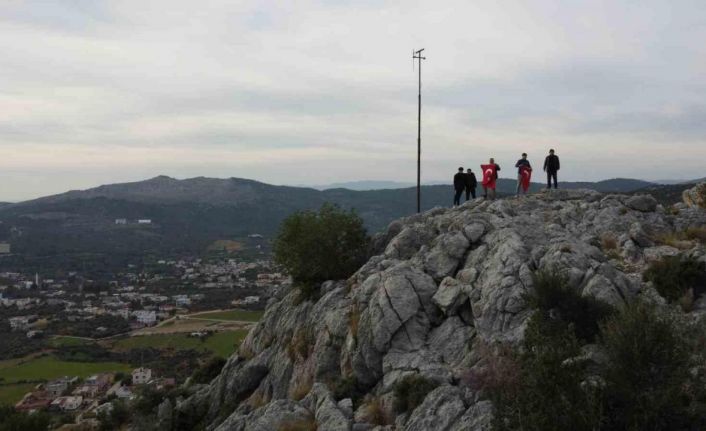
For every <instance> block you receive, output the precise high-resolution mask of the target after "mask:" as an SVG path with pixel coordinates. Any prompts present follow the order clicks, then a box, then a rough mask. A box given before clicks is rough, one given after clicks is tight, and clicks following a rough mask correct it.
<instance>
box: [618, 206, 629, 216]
mask: <svg viewBox="0 0 706 431" xmlns="http://www.w3.org/2000/svg"><path fill="white" fill-rule="evenodd" d="M628 211H629V210H628V209H627V208H626V207H622V208H620V211H618V212H619V213H620V215H625V214H627V213H628Z"/></svg>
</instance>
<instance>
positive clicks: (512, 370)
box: [461, 342, 520, 391]
mask: <svg viewBox="0 0 706 431" xmlns="http://www.w3.org/2000/svg"><path fill="white" fill-rule="evenodd" d="M474 350H476V352H477V353H478V356H479V360H478V363H477V365H476V367H474V369H471V370H468V371H467V372H466V373H464V374H463V375H462V376H461V382H462V383H463V384H464V385H466V386H468V387H470V388H471V389H473V390H474V391H494V390H499V389H502V388H514V387H516V386H517V385H518V384H519V381H520V364H519V362H518V361H517V358H516V357H515V355H514V354H513V350H512V348H511V347H510V346H506V345H494V346H491V345H490V344H488V343H485V342H480V343H478V344H476V346H475V348H474Z"/></svg>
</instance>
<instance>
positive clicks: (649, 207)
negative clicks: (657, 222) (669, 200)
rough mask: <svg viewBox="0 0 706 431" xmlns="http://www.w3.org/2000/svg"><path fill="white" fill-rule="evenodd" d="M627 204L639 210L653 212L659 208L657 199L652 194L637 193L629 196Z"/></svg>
mask: <svg viewBox="0 0 706 431" xmlns="http://www.w3.org/2000/svg"><path fill="white" fill-rule="evenodd" d="M625 205H627V206H628V207H629V208H632V209H634V210H637V211H642V212H652V211H654V210H656V209H657V200H656V199H655V198H653V197H652V196H650V195H637V196H633V197H631V198H628V200H627V201H625Z"/></svg>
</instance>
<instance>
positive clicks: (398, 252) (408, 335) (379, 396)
mask: <svg viewBox="0 0 706 431" xmlns="http://www.w3.org/2000/svg"><path fill="white" fill-rule="evenodd" d="M704 225H706V212H705V211H704V210H703V209H702V208H699V207H696V206H691V207H686V206H684V207H683V208H682V209H681V210H679V211H672V210H670V211H667V210H665V209H664V208H662V206H661V205H658V204H657V202H656V201H655V200H654V199H653V198H651V197H650V196H633V197H629V196H623V195H602V194H599V193H597V192H593V191H587V190H555V191H551V192H544V193H539V194H535V195H531V196H526V197H522V198H520V199H505V200H497V201H485V200H483V199H476V200H474V201H471V202H467V203H465V204H464V205H462V206H460V207H457V208H450V209H433V210H430V211H428V212H426V213H423V214H418V215H414V216H411V217H407V218H404V219H401V220H399V221H396V222H394V223H392V224H391V225H390V227H389V229H388V230H387V232H384V233H382V234H380V235H379V236H378V237H377V238H376V239H375V241H374V246H375V248H376V250H377V252H376V253H377V254H376V255H375V256H373V257H372V258H370V260H369V261H368V262H367V263H366V264H365V265H363V267H361V268H360V269H359V270H358V271H357V272H356V273H355V274H354V275H353V276H352V277H350V279H348V280H346V281H336V282H327V283H326V284H325V285H324V286H323V287H322V296H321V298H320V299H319V300H318V301H316V302H311V301H306V302H302V303H300V304H297V303H296V302H297V301H295V297H296V292H285V293H284V294H283V296H282V297H281V298H280V299H276V300H273V301H272V303H270V304H269V306H268V308H267V311H266V313H265V316H264V318H263V320H262V321H261V322H260V323H259V324H258V325H257V326H256V327H255V328H254V329H253V330H252V331H251V332H250V334H249V335H248V337H247V338H246V339H245V341H244V342H243V343H242V345H241V347H240V350H239V352H238V353H237V354H235V355H233V356H232V357H231V358H230V359H229V360H228V362H227V364H226V365H225V367H224V368H223V370H222V372H221V374H220V375H219V376H218V377H217V378H216V379H214V380H213V382H211V384H210V385H207V386H204V387H202V388H201V389H200V390H198V392H196V393H195V394H193V395H192V396H191V397H189V398H187V399H184V400H180V401H179V402H178V403H177V406H176V408H175V415H174V417H175V418H176V420H179V421H181V422H184V421H187V422H188V421H189V420H191V421H193V420H194V419H193V418H194V417H196V419H197V420H198V421H201V423H206V424H208V429H216V430H235V431H254V430H277V429H279V428H280V427H282V426H284V425H285V424H291V423H311V424H313V423H316V424H317V426H318V429H319V430H327V431H328V430H336V431H337V430H341V431H344V430H345V431H348V430H368V429H376V430H388V429H398V430H407V431H413V430H428V429H435V430H448V431H457V430H459V431H460V430H484V429H488V428H489V426H490V420H491V415H492V405H491V404H490V402H489V401H486V400H482V399H480V398H479V396H478V394H477V393H474V391H473V390H472V389H471V388H469V387H466V386H464V384H463V383H462V379H461V376H462V375H463V374H464V372H467V371H468V370H469V369H472V368H473V367H474V366H476V365H477V361H478V355H477V354H476V346H478V345H479V343H481V342H482V343H489V342H490V343H492V342H506V343H517V342H519V341H520V340H522V337H523V331H524V329H525V325H526V323H527V320H528V317H529V316H530V315H531V310H529V309H528V307H527V305H526V304H525V301H524V300H523V297H524V294H525V292H527V291H528V289H531V287H532V273H533V271H536V270H538V269H543V268H558V269H561V270H564V271H565V272H566V273H567V274H568V276H569V281H570V284H571V286H572V287H573V288H574V289H576V290H577V291H580V292H581V293H582V294H583V295H591V296H595V297H598V298H601V299H603V300H605V301H607V302H609V303H611V304H613V305H615V306H618V307H619V306H621V304H624V303H626V301H630V300H631V299H632V298H635V297H636V296H641V295H642V296H645V297H646V298H651V299H650V300H655V301H658V300H659V295H658V294H657V293H656V291H655V290H654V289H653V288H652V287H651V285H650V284H646V283H644V282H643V281H642V277H641V273H642V271H643V270H644V268H645V267H646V265H647V264H648V263H649V262H650V261H652V260H654V259H657V258H659V257H660V256H663V255H669V254H675V253H691V254H693V255H694V256H696V257H697V258H699V259H702V260H706V254H705V252H704V247H703V245H701V244H699V243H697V242H691V243H688V244H687V245H686V246H685V247H682V249H677V248H674V247H671V246H669V245H664V244H661V243H660V238H663V237H664V235H666V234H669V233H673V232H678V231H683V230H685V229H687V228H690V227H697V226H701V227H703V226H704ZM695 312H700V311H699V310H698V307H697V310H696V311H695ZM410 374H418V375H421V376H424V377H426V378H428V379H431V380H433V381H434V382H436V385H437V386H436V389H434V390H433V391H431V392H429V393H428V394H427V395H426V397H425V398H424V400H423V402H422V403H421V404H420V405H419V406H418V407H417V408H415V409H414V410H413V411H411V412H406V413H404V414H399V415H395V414H393V413H392V411H391V409H390V408H389V407H390V405H391V400H392V398H393V397H392V391H393V388H394V386H395V384H396V383H397V382H399V381H400V380H401V379H403V378H404V377H405V376H408V375H410ZM346 385H348V386H350V387H355V388H356V390H358V391H360V392H363V393H364V394H367V396H368V397H369V399H375V400H376V403H377V404H378V408H379V409H381V410H384V411H386V412H387V415H388V416H387V417H386V419H384V420H381V419H380V418H381V417H383V418H385V415H377V420H373V419H371V417H370V416H371V415H370V414H367V413H369V412H366V411H365V409H366V408H369V406H366V405H362V406H355V407H357V411H353V408H354V406H353V403H352V402H351V400H350V399H347V398H346V393H347V392H346V391H341V390H340V388H341V387H345V386H346ZM348 392H351V391H348ZM341 393H343V394H344V395H343V399H341V400H338V399H336V398H337V397H338V398H341ZM371 422H377V423H371ZM381 422H382V423H381ZM385 422H387V425H385Z"/></svg>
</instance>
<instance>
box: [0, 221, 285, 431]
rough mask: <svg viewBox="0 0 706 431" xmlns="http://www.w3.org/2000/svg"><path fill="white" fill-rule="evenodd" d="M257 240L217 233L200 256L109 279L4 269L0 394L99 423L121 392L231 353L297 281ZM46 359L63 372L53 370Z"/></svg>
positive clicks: (133, 392)
mask: <svg viewBox="0 0 706 431" xmlns="http://www.w3.org/2000/svg"><path fill="white" fill-rule="evenodd" d="M115 223H116V224H128V223H140V224H148V223H151V221H150V220H146V219H145V220H134V221H131V220H126V219H116V220H115ZM249 238H250V239H251V240H253V241H255V242H261V241H262V239H263V238H262V235H259V234H251V235H250V236H249ZM251 248H252V250H250V253H248V252H247V250H245V251H244V250H243V249H242V246H241V245H240V244H239V243H236V242H235V241H217V242H216V244H215V248H214V249H213V250H211V251H212V253H207V254H206V255H204V256H203V257H185V258H178V259H177V258H164V259H158V258H155V259H154V260H152V261H150V262H149V263H147V264H145V263H144V262H142V263H141V264H137V263H136V264H128V265H126V267H125V268H124V269H123V270H122V271H120V272H116V273H112V275H110V276H107V275H106V273H105V272H101V273H99V274H93V273H90V272H85V273H84V272H81V271H66V272H63V271H54V273H55V274H54V275H50V274H46V273H45V274H41V273H39V272H34V273H31V272H27V271H22V270H18V271H7V270H6V271H3V272H0V337H1V338H2V340H3V343H0V344H1V345H0V402H5V403H11V404H13V405H14V406H15V409H16V410H17V411H23V412H33V411H42V412H45V413H47V414H50V415H52V417H57V418H58V417H60V418H62V419H61V420H63V421H67V422H68V423H71V424H79V425H81V426H88V427H89V428H94V427H97V426H99V422H100V421H99V418H100V417H101V415H105V414H106V413H109V411H110V409H112V408H113V407H114V405H115V401H116V400H117V401H120V402H124V403H128V402H131V401H132V400H134V399H135V398H136V397H139V396H138V395H139V394H140V393H143V392H144V391H157V392H160V393H164V392H165V391H169V390H172V388H175V387H176V386H178V385H180V384H182V383H184V382H185V381H186V380H187V379H190V378H193V375H194V373H197V374H198V373H199V372H200V371H199V370H201V369H202V368H204V367H206V368H207V367H208V363H209V361H213V360H224V358H225V357H227V356H228V355H229V354H230V353H232V351H234V350H235V349H236V348H237V346H238V344H239V341H240V340H242V338H244V337H245V335H246V334H247V332H248V330H249V328H250V327H251V326H252V325H253V324H254V323H255V322H256V321H257V320H258V319H259V317H260V316H261V314H262V310H263V309H264V308H265V306H266V303H267V300H268V299H269V298H270V297H271V296H272V295H274V294H276V292H278V291H279V289H286V288H288V287H289V286H290V284H291V280H290V278H289V277H288V276H287V275H286V274H284V273H282V271H281V270H279V268H277V266H276V265H275V264H274V263H273V262H272V261H271V260H270V258H269V254H268V253H267V252H264V251H262V248H261V246H260V245H253V244H251ZM236 250H240V251H244V252H243V253H237V252H234V251H236ZM0 252H1V253H3V254H9V253H10V252H11V248H10V245H9V244H8V243H2V244H0ZM5 268H7V267H5ZM46 364H51V368H52V369H56V370H66V371H67V372H66V373H65V374H62V375H53V374H56V372H54V373H53V374H51V373H50V374H47V371H46V369H41V367H42V366H43V365H46ZM93 369H95V370H98V371H96V372H89V371H90V370H93ZM71 370H76V371H77V372H76V373H75V374H71V373H70V371H71ZM57 372H58V371H57Z"/></svg>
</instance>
